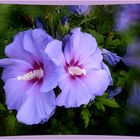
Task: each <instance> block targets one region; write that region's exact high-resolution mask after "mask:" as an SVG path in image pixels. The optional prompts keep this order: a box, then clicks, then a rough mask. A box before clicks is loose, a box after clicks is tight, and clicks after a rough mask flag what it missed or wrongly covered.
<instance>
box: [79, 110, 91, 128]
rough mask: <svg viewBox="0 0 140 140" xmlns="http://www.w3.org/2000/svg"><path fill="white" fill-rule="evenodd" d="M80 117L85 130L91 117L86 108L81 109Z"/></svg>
mask: <svg viewBox="0 0 140 140" xmlns="http://www.w3.org/2000/svg"><path fill="white" fill-rule="evenodd" d="M81 117H82V119H83V120H84V123H85V128H87V127H88V125H89V122H90V117H91V114H90V112H89V110H88V109H87V108H84V109H82V111H81Z"/></svg>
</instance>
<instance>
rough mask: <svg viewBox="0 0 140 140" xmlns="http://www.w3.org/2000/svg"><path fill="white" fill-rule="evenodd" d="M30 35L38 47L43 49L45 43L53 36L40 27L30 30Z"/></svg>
mask: <svg viewBox="0 0 140 140" xmlns="http://www.w3.org/2000/svg"><path fill="white" fill-rule="evenodd" d="M32 36H33V38H34V42H35V44H36V46H37V47H38V49H39V50H43V51H44V49H45V48H46V45H47V44H48V43H49V42H50V41H52V40H53V38H52V37H51V36H50V35H49V34H48V33H46V32H45V30H42V29H34V30H33V31H32Z"/></svg>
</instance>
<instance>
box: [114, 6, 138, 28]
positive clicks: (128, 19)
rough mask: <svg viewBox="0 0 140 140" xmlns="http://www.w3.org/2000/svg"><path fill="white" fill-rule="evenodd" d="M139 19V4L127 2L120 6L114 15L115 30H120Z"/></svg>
mask: <svg viewBox="0 0 140 140" xmlns="http://www.w3.org/2000/svg"><path fill="white" fill-rule="evenodd" d="M138 20H140V4H129V5H123V6H121V7H120V9H119V11H118V13H117V15H116V27H115V29H116V30H117V31H122V30H125V29H127V28H128V27H130V26H131V25H134V24H135V23H136V22H137V21H138Z"/></svg>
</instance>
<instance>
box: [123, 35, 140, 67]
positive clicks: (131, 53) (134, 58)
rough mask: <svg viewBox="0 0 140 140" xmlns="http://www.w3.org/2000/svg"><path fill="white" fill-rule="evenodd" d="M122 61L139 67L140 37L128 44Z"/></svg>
mask: <svg viewBox="0 0 140 140" xmlns="http://www.w3.org/2000/svg"><path fill="white" fill-rule="evenodd" d="M122 61H123V62H124V63H125V64H126V65H127V66H131V67H136V68H139V69H140V63H139V62H140V38H138V39H136V41H134V42H133V43H132V44H130V45H129V46H128V48H127V52H126V55H125V56H124V57H123V58H122Z"/></svg>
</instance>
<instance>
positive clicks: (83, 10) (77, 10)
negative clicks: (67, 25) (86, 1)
mask: <svg viewBox="0 0 140 140" xmlns="http://www.w3.org/2000/svg"><path fill="white" fill-rule="evenodd" d="M68 8H69V10H70V12H71V13H72V14H79V15H86V14H88V13H89V11H90V6H89V5H71V6H69V7H68Z"/></svg>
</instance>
